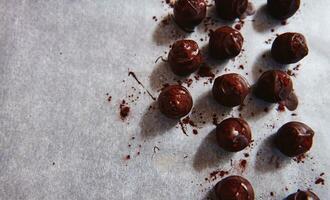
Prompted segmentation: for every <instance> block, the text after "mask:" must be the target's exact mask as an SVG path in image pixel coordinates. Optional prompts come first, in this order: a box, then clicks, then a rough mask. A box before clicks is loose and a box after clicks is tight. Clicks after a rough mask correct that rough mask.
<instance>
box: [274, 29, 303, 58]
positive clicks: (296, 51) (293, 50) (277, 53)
mask: <svg viewBox="0 0 330 200" xmlns="http://www.w3.org/2000/svg"><path fill="white" fill-rule="evenodd" d="M271 53H272V57H273V58H274V60H275V61H276V62H278V63H281V64H291V63H296V62H298V61H300V60H301V59H303V58H304V57H305V56H307V54H308V47H307V43H306V40H305V37H304V36H303V35H302V34H300V33H283V34H281V35H279V36H277V38H276V39H275V40H274V42H273V45H272V50H271Z"/></svg>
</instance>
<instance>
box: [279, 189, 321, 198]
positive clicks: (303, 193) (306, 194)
mask: <svg viewBox="0 0 330 200" xmlns="http://www.w3.org/2000/svg"><path fill="white" fill-rule="evenodd" d="M285 200H320V198H319V197H318V196H316V194H314V193H313V192H311V191H301V190H298V192H296V193H294V194H291V195H290V196H288V197H287V198H286V199H285Z"/></svg>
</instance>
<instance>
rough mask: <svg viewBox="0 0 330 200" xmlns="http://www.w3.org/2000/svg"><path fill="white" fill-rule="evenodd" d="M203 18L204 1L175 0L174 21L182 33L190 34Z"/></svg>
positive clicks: (204, 14)
mask: <svg viewBox="0 0 330 200" xmlns="http://www.w3.org/2000/svg"><path fill="white" fill-rule="evenodd" d="M205 16H206V2H205V0H177V1H176V2H175V4H174V20H175V22H176V23H177V24H178V25H179V26H180V27H181V28H182V29H183V30H184V31H187V32H192V31H193V30H194V28H195V26H197V25H198V24H200V23H201V22H202V21H203V19H204V18H205Z"/></svg>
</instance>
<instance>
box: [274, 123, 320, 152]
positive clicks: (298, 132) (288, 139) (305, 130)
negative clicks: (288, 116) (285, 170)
mask: <svg viewBox="0 0 330 200" xmlns="http://www.w3.org/2000/svg"><path fill="white" fill-rule="evenodd" d="M313 136H314V131H313V130H312V129H311V128H310V127H309V126H307V125H306V124H304V123H301V122H288V123H286V124H284V125H283V126H282V127H281V128H280V129H279V130H278V131H277V133H276V137H275V145H276V147H277V148H278V149H279V150H280V151H281V152H282V153H283V154H285V155H287V156H289V157H294V156H298V155H300V154H304V153H306V152H307V151H308V150H309V149H310V148H311V147H312V144H313Z"/></svg>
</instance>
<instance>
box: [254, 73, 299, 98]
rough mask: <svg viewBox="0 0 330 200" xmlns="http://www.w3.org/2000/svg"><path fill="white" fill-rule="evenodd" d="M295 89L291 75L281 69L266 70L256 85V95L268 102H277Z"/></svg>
mask: <svg viewBox="0 0 330 200" xmlns="http://www.w3.org/2000/svg"><path fill="white" fill-rule="evenodd" d="M292 91H293V84H292V81H291V78H290V76H289V75H288V74H287V73H286V72H283V71H280V70H269V71H266V72H264V73H263V74H262V75H261V76H260V78H259V80H258V82H257V84H256V87H255V91H254V92H255V95H256V96H257V97H258V98H260V99H263V100H265V101H267V102H271V103H276V102H280V101H284V100H286V99H287V98H288V97H289V96H290V94H291V93H292Z"/></svg>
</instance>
